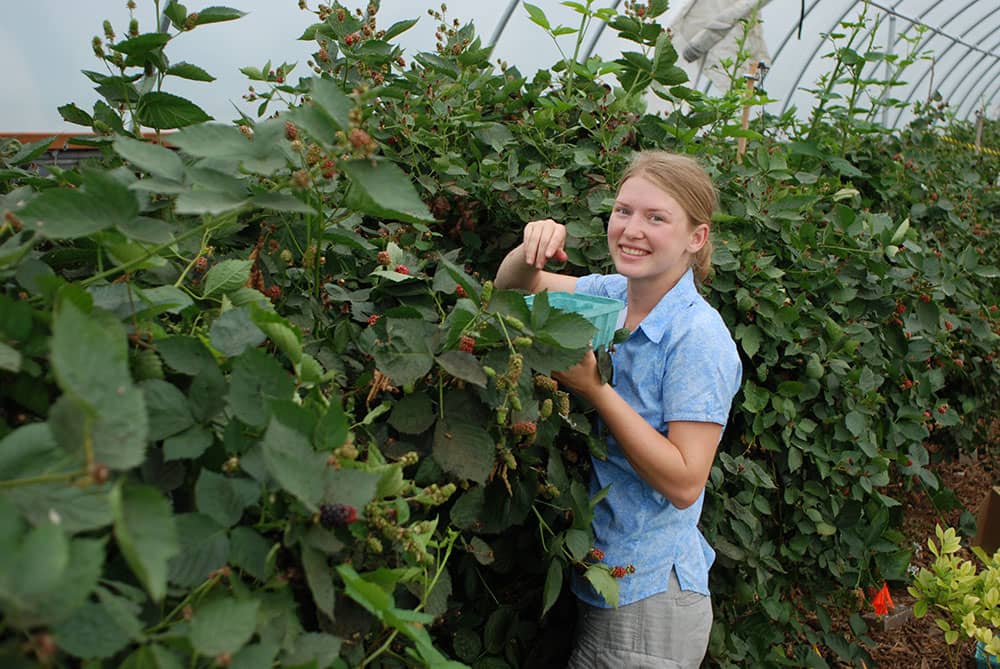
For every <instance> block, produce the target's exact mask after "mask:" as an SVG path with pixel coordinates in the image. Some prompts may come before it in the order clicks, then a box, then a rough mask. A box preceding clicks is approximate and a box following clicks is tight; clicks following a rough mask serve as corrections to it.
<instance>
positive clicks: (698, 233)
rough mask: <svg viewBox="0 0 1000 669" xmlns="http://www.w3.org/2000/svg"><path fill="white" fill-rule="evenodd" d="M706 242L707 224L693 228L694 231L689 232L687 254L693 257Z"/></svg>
mask: <svg viewBox="0 0 1000 669" xmlns="http://www.w3.org/2000/svg"><path fill="white" fill-rule="evenodd" d="M707 241H708V223H701V224H699V225H696V226H694V230H692V231H691V237H690V238H689V240H688V247H687V250H688V253H690V254H692V255H694V254H695V253H697V252H698V251H700V250H701V248H702V247H703V246H705V243H706V242H707Z"/></svg>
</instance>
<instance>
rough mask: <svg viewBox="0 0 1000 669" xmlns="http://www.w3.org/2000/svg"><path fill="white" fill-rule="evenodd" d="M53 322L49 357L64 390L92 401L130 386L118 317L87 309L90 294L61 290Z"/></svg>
mask: <svg viewBox="0 0 1000 669" xmlns="http://www.w3.org/2000/svg"><path fill="white" fill-rule="evenodd" d="M60 295H61V298H60V299H59V300H58V302H57V303H56V310H55V318H54V320H53V324H52V340H51V353H50V356H51V359H52V368H53V371H54V373H55V377H56V382H57V383H58V384H59V387H60V388H62V389H63V390H64V391H65V392H67V393H71V394H72V395H73V396H74V397H76V398H78V399H81V400H85V401H86V402H87V403H89V404H94V403H95V402H96V400H98V399H99V398H107V397H114V396H117V395H118V393H119V389H121V388H128V387H130V386H131V383H132V377H131V374H130V373H129V369H128V343H127V340H126V337H125V330H124V328H123V327H122V325H121V323H119V322H118V319H117V318H115V317H114V316H112V315H111V314H110V313H108V312H106V311H103V310H97V309H95V310H93V311H90V309H89V304H88V302H89V300H90V298H89V296H86V295H85V294H79V293H76V294H73V293H61V294H60Z"/></svg>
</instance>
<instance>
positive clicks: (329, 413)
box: [313, 395, 349, 452]
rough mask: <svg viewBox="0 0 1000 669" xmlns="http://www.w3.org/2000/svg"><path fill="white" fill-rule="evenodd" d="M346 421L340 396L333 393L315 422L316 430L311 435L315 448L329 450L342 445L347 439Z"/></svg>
mask: <svg viewBox="0 0 1000 669" xmlns="http://www.w3.org/2000/svg"><path fill="white" fill-rule="evenodd" d="M348 423H349V421H348V418H347V414H346V413H345V412H344V407H343V406H342V405H341V403H340V398H339V397H337V396H336V395H334V396H333V397H331V398H330V404H329V406H328V407H327V408H326V412H325V413H324V414H323V417H322V418H320V419H319V422H318V423H316V432H315V434H314V435H313V441H314V442H315V444H316V448H317V449H318V450H320V451H326V452H329V451H332V450H333V449H335V448H339V447H340V446H341V445H343V443H344V441H345V440H346V439H347V432H348Z"/></svg>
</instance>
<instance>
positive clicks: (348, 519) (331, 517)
mask: <svg viewBox="0 0 1000 669" xmlns="http://www.w3.org/2000/svg"><path fill="white" fill-rule="evenodd" d="M357 519H358V510H357V509H355V508H354V507H353V506H351V505H350V504H323V505H321V506H320V507H319V523H320V525H322V526H323V527H325V528H326V529H328V530H330V529H333V528H334V527H346V526H347V525H350V524H351V523H353V522H354V521H355V520H357Z"/></svg>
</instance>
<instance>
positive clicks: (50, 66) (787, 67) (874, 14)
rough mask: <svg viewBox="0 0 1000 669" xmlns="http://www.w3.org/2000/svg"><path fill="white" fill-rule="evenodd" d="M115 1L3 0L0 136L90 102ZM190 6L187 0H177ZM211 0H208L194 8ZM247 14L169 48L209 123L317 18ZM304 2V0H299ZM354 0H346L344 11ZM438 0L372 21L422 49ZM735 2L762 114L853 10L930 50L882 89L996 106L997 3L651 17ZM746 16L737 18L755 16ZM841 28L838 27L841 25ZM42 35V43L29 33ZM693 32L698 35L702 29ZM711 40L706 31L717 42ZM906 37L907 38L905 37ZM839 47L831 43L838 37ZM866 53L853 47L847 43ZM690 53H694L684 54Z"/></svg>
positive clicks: (58, 127)
mask: <svg viewBox="0 0 1000 669" xmlns="http://www.w3.org/2000/svg"><path fill="white" fill-rule="evenodd" d="M124 4H125V3H124V2H122V0H90V1H89V2H86V3H59V7H58V10H56V9H55V7H54V5H53V4H52V3H44V2H34V3H25V2H8V3H5V6H4V9H3V16H4V20H3V21H2V22H0V57H2V59H3V62H5V63H6V64H7V68H6V76H5V91H6V93H7V95H6V96H5V98H7V99H8V100H10V99H16V100H17V103H16V104H9V103H8V104H5V105H2V106H0V132H29V131H36V132H60V131H71V130H74V129H76V127H75V126H69V125H68V124H66V123H65V122H63V121H62V119H61V118H60V117H59V114H58V112H57V111H56V108H57V107H58V106H60V105H62V104H65V103H67V102H75V103H77V104H78V105H80V106H82V107H85V108H89V107H90V106H91V105H92V104H93V102H94V101H96V99H97V96H96V93H95V92H94V91H93V90H92V84H91V82H90V81H89V80H88V79H87V78H86V77H84V76H83V75H82V74H81V73H80V70H81V69H97V67H98V65H99V63H98V62H97V61H96V60H95V58H94V56H93V54H92V52H91V46H90V40H91V38H92V37H93V36H94V35H96V34H100V33H101V22H102V21H103V20H104V19H110V20H111V21H112V23H113V24H114V26H115V27H116V29H117V30H118V31H119V33H123V32H124V30H125V27H126V26H127V22H128V13H127V10H126V9H125V8H124ZM187 4H188V5H189V6H192V5H191V3H190V2H188V3H187ZM206 4H213V3H206ZM218 4H226V5H228V6H232V7H234V8H236V9H240V10H243V11H245V12H247V16H245V17H243V18H242V19H240V20H239V21H236V22H234V23H223V24H218V25H214V26H208V27H207V28H206V29H203V30H198V31H194V32H192V33H190V34H185V35H182V36H181V38H180V39H178V40H177V41H176V42H175V43H173V44H171V46H170V49H171V52H170V53H171V57H172V60H173V61H174V62H178V61H188V62H192V63H195V64H198V65H200V66H202V67H204V68H205V69H207V70H208V71H209V72H210V73H211V74H212V75H214V76H215V77H216V78H217V79H216V81H215V82H213V83H211V84H205V83H196V82H188V81H181V80H178V81H175V82H171V86H172V88H171V90H172V91H173V92H175V93H176V94H178V95H182V96H185V97H189V98H191V99H192V100H194V101H196V102H198V103H199V104H200V105H201V106H203V107H204V108H205V109H206V110H207V111H208V112H209V114H211V115H212V116H214V117H215V118H217V119H218V120H222V121H228V120H230V119H233V118H235V117H236V116H237V113H236V108H240V109H243V110H244V111H252V110H250V109H249V105H248V104H247V103H245V102H244V101H243V100H242V97H241V96H242V95H243V94H244V93H245V92H246V87H247V85H248V83H249V82H248V81H247V80H246V79H245V77H243V75H242V74H240V72H239V68H241V67H244V66H247V65H253V66H257V67H260V66H261V65H263V64H264V63H265V62H267V61H268V60H270V61H272V62H273V63H281V62H296V63H298V67H297V69H296V71H295V73H293V76H298V75H305V74H308V70H307V66H306V61H307V60H308V59H309V57H310V53H311V51H312V46H311V45H310V44H309V43H308V42H303V41H298V39H297V38H298V37H299V36H300V35H301V34H302V31H303V30H304V29H305V28H306V26H308V25H309V24H311V23H312V22H313V21H314V20H315V16H314V15H313V14H310V13H307V12H303V11H300V10H299V9H298V8H297V6H296V3H295V2H294V0H285V1H283V2H276V1H275V0H228V1H227V2H225V3H218ZM308 4H309V5H310V6H315V4H316V2H315V0H308ZM362 4H363V3H357V4H355V3H346V6H348V7H350V8H354V7H361V6H362ZM534 4H536V5H538V6H539V7H541V8H542V9H543V10H544V11H545V13H546V15H547V16H548V18H549V20H550V22H551V23H552V24H553V25H559V24H561V25H566V26H571V27H576V26H577V25H578V24H579V16H578V15H577V14H575V13H574V11H573V10H572V9H571V8H570V7H567V6H564V5H563V4H562V2H561V1H559V0H535V2H534ZM621 4H622V0H597V1H596V2H595V3H594V8H598V7H618V6H619V5H621ZM138 5H139V7H138V8H137V9H136V12H135V15H136V18H137V19H138V20H139V23H140V29H141V31H143V32H147V31H151V29H152V26H153V24H154V19H153V16H152V14H153V11H154V10H153V8H152V7H153V3H152V2H151V1H149V0H139V2H138ZM440 6H441V2H440V0H433V1H432V0H405V1H403V0H383V2H382V7H381V9H380V13H379V19H380V23H381V24H382V25H385V26H388V25H390V24H391V23H393V22H395V21H398V20H403V19H412V18H418V19H419V21H418V23H417V25H416V26H415V27H414V28H412V29H411V30H410V31H408V32H406V33H404V34H403V35H402V36H401V37H400V38H399V43H400V44H401V45H402V46H403V47H404V48H405V49H406V51H407V52H408V53H410V54H412V53H414V52H417V51H421V50H426V49H430V48H433V43H434V36H433V35H434V28H435V25H434V23H435V22H434V19H432V18H431V17H430V16H428V15H427V10H428V9H429V8H440ZM447 6H448V11H447V15H448V17H449V19H459V20H460V21H461V22H463V23H464V22H467V21H472V22H473V23H475V25H476V27H477V31H478V33H479V35H480V36H481V37H482V39H483V40H484V42H490V41H491V40H494V39H495V51H494V59H498V58H500V59H503V60H504V61H506V62H508V63H509V64H511V65H515V66H517V67H518V68H520V69H521V70H522V71H523V72H526V73H533V72H534V71H535V70H537V69H540V68H545V67H549V66H551V65H552V64H554V63H555V62H556V61H557V60H558V59H559V51H558V49H557V48H556V46H555V45H554V44H553V43H552V42H551V41H550V40H549V39H548V38H547V37H546V36H545V34H544V33H543V32H542V31H541V29H540V28H539V27H538V26H536V25H534V24H533V23H531V21H530V19H529V17H528V13H527V11H526V9H525V8H524V6H523V4H522V3H521V2H519V1H518V0H500V1H498V2H492V3H484V2H479V1H478V0H450V1H449V2H447ZM746 7H751V9H756V10H757V11H756V12H755V13H756V14H757V15H758V16H759V17H760V24H759V25H758V26H757V27H756V28H755V29H754V31H753V32H752V33H751V35H750V39H749V40H748V42H747V45H748V46H749V48H750V49H751V51H752V52H753V55H754V60H764V61H765V62H766V63H769V64H770V69H769V70H768V71H767V76H766V78H765V79H764V81H763V82H762V85H763V87H764V88H765V90H766V92H767V94H768V96H769V97H770V98H772V99H774V100H776V102H774V103H772V104H771V105H770V106H769V107H768V110H769V111H772V112H775V113H778V112H781V111H784V110H787V109H791V108H795V109H797V110H799V111H800V112H803V111H808V109H810V108H811V107H812V104H813V102H812V96H811V94H810V93H808V92H807V91H806V90H805V89H807V88H811V87H813V86H814V85H815V83H816V81H817V79H818V78H819V77H820V75H821V74H823V73H824V72H826V71H828V70H829V69H830V60H829V59H828V58H824V56H826V55H827V54H829V53H830V52H831V51H832V50H833V48H834V46H833V44H832V43H831V41H830V40H829V39H827V38H826V35H828V34H830V33H836V32H838V31H841V30H840V28H839V24H840V23H841V22H842V21H855V20H857V19H858V18H859V17H860V16H862V14H864V15H865V17H866V21H867V24H866V28H865V29H864V30H862V31H861V34H860V36H861V38H863V39H862V40H859V41H862V42H863V43H867V42H866V41H867V40H869V39H870V44H871V49H872V50H874V51H880V52H885V53H890V54H893V55H894V56H896V57H900V56H902V55H905V54H906V53H907V50H908V49H909V50H916V51H917V52H919V53H922V54H927V55H928V56H932V57H931V58H928V59H926V60H918V61H917V62H915V63H914V64H913V65H912V66H910V67H909V68H908V69H907V71H906V72H905V74H904V75H903V77H902V79H903V80H904V81H906V82H908V83H907V84H906V85H903V86H899V87H895V88H894V89H893V93H892V94H893V95H894V96H895V97H897V98H900V99H903V100H908V101H910V102H914V101H917V100H921V99H925V98H926V97H927V96H928V94H929V93H931V92H933V91H935V90H937V91H940V93H941V95H942V97H943V99H945V100H947V101H948V102H949V103H950V104H951V106H952V108H953V109H955V110H956V111H957V113H958V115H959V116H960V117H964V118H971V117H972V116H973V115H974V113H975V112H976V111H977V110H980V109H985V110H986V113H987V114H988V115H989V116H990V117H996V115H997V111H998V110H997V107H998V104H1000V30H997V28H998V27H1000V1H998V0H958V1H957V2H955V1H952V2H945V1H944V0H878V1H875V2H867V3H864V2H860V1H858V0H771V1H770V2H754V1H753V0H686V1H682V0H678V1H676V2H673V3H671V7H670V9H668V11H667V13H666V14H664V15H663V16H662V17H661V19H660V20H661V23H664V24H670V25H671V26H672V27H673V29H674V34H675V36H676V43H677V44H676V45H677V46H678V51H679V52H684V50H685V48H686V47H687V46H689V45H690V44H691V40H692V38H694V37H696V36H697V33H698V30H699V29H703V28H705V26H706V25H715V26H716V28H718V24H719V23H720V22H722V21H723V20H724V19H726V17H727V15H731V14H733V13H736V14H739V13H740V12H742V10H743V9H744V8H746ZM753 13H754V12H751V13H750V14H749V15H753ZM734 25H735V27H734V28H733V29H732V30H730V31H728V32H727V31H718V30H717V32H721V33H725V34H719V35H713V36H712V37H711V39H702V43H711V48H710V49H709V50H708V51H707V52H706V53H705V55H704V56H703V57H702V58H699V59H696V60H693V61H692V62H687V61H685V60H684V58H682V59H681V63H682V64H683V65H684V66H685V67H686V69H688V72H689V75H690V77H691V81H692V82H693V83H694V84H695V85H697V87H698V88H699V89H701V90H706V91H710V92H712V91H714V92H716V93H718V92H719V90H720V87H722V86H725V85H726V84H727V82H728V78H726V77H719V76H717V75H716V74H715V73H713V72H712V71H711V64H712V63H713V62H714V63H717V62H719V61H720V60H723V59H725V58H726V57H727V56H731V55H732V54H734V53H735V44H736V38H737V37H738V33H739V32H740V31H741V30H742V29H743V28H742V26H743V25H745V24H743V23H740V22H739V20H737V21H736V23H735V24H734ZM841 32H846V31H841ZM612 33H613V31H605V30H603V29H602V27H601V26H600V25H593V26H592V28H591V30H590V32H589V33H588V34H587V35H585V39H584V41H583V45H584V47H585V51H586V52H589V53H593V54H596V55H599V56H601V57H603V58H615V57H617V55H618V53H619V52H620V50H621V48H622V46H623V45H622V44H619V43H617V41H616V38H615V36H614V35H613V34H612ZM42 35H44V36H45V39H44V47H43V46H42V40H41V36H42ZM701 37H702V38H705V35H702V36H701ZM716 37H717V39H716ZM560 39H561V40H564V42H563V43H562V46H563V48H564V49H566V48H567V47H568V48H569V49H570V50H572V46H573V42H572V40H574V39H575V38H574V36H573V35H566V36H564V37H562V38H560ZM907 40H910V41H907ZM838 46H843V42H842V40H841V41H840V42H838ZM855 47H856V48H857V49H858V50H859V51H864V50H865V49H866V48H865V47H860V48H858V47H857V45H855ZM688 51H689V54H690V53H694V52H696V51H697V49H694V50H688ZM864 73H865V75H866V76H871V77H886V76H888V75H890V74H891V69H890V66H887V65H886V64H885V63H878V62H872V63H868V64H866V66H865V71H864ZM907 118H908V114H907V112H906V111H901V112H898V113H897V112H893V113H892V114H890V115H889V116H888V117H887V118H884V121H885V122H886V123H887V124H888V125H890V126H891V125H898V124H900V123H904V122H905V121H906V120H907Z"/></svg>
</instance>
